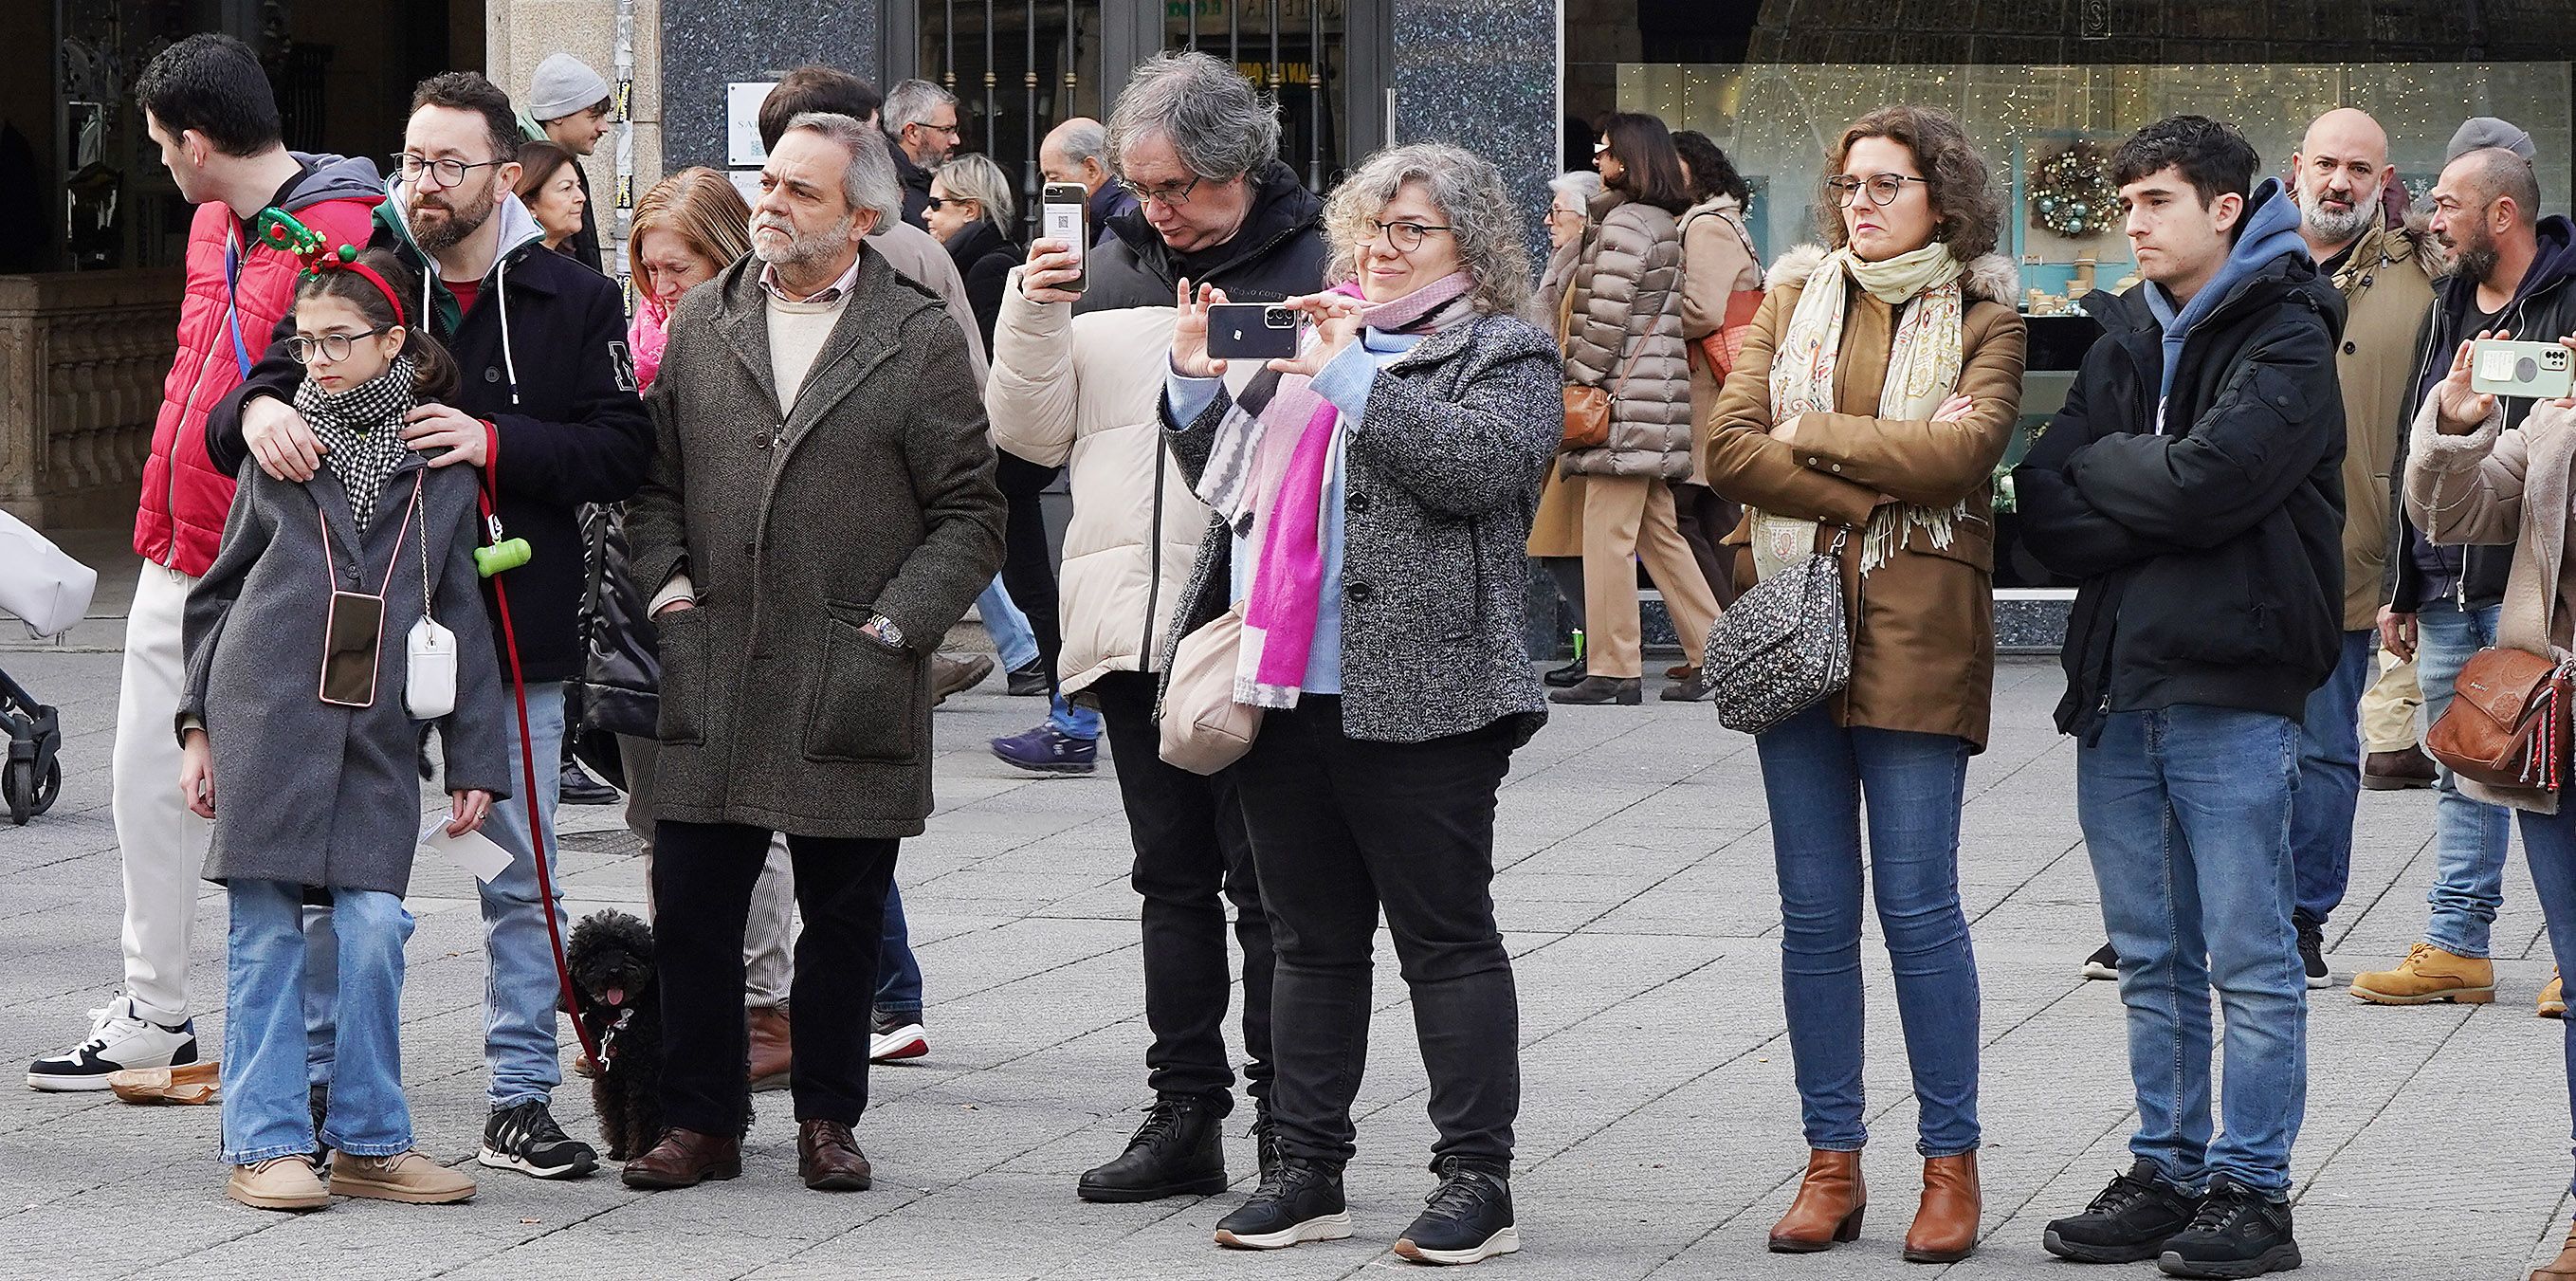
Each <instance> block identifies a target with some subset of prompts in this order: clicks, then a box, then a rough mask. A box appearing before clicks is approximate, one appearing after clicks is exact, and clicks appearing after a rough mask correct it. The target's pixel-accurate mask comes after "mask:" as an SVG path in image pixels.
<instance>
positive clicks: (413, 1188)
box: [331, 1152, 474, 1205]
mask: <svg viewBox="0 0 2576 1281" xmlns="http://www.w3.org/2000/svg"><path fill="white" fill-rule="evenodd" d="M331 1190H332V1191H333V1192H335V1193H337V1194H339V1195H341V1196H356V1197H371V1198H373V1199H375V1200H378V1201H408V1202H411V1203H412V1204H414V1205H445V1204H447V1203H448V1202H451V1201H465V1200H470V1199H472V1198H473V1196H474V1180H473V1179H471V1178H469V1177H467V1176H466V1174H465V1173H464V1172H463V1171H460V1170H451V1169H448V1168H447V1167H446V1166H443V1165H440V1164H439V1163H438V1162H436V1161H432V1160H430V1159H429V1158H428V1157H425V1156H422V1155H421V1154H420V1153H418V1152H397V1153H395V1154H393V1155H392V1156H359V1155H357V1154H355V1153H350V1152H343V1153H340V1154H339V1156H338V1157H337V1158H335V1159H334V1160H333V1161H332V1162H331Z"/></svg>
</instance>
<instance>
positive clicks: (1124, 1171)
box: [1075, 1094, 1231, 1202]
mask: <svg viewBox="0 0 2576 1281" xmlns="http://www.w3.org/2000/svg"><path fill="white" fill-rule="evenodd" d="M1230 1101H1231V1100H1229V1099H1227V1098H1226V1097H1225V1096H1223V1095H1219V1096H1215V1097H1209V1096H1205V1095H1197V1094H1166V1095H1163V1096H1162V1097H1161V1098H1159V1099H1156V1100H1155V1101H1154V1106H1152V1107H1150V1108H1147V1109H1145V1123H1144V1124H1143V1125H1140V1126H1137V1127H1136V1135H1135V1137H1134V1138H1131V1139H1129V1140H1127V1150H1126V1151H1125V1152H1122V1153H1120V1154H1119V1155H1118V1159H1117V1160H1115V1161H1111V1162H1110V1163H1109V1164H1107V1165H1103V1166H1099V1167H1097V1168H1095V1169H1092V1170H1089V1171H1086V1172H1085V1173H1084V1174H1083V1176H1082V1182H1081V1183H1080V1184H1078V1185H1077V1186H1076V1188H1075V1191H1076V1193H1077V1194H1078V1195H1080V1196H1081V1197H1082V1199H1083V1200H1085V1201H1122V1202H1123V1201H1159V1200H1162V1199H1163V1198H1164V1197H1169V1196H1212V1195H1214V1194H1216V1193H1219V1192H1223V1191H1225V1182H1226V1180H1225V1145H1224V1133H1223V1128H1222V1122H1223V1121H1224V1119H1225V1108H1226V1103H1227V1102H1230Z"/></svg>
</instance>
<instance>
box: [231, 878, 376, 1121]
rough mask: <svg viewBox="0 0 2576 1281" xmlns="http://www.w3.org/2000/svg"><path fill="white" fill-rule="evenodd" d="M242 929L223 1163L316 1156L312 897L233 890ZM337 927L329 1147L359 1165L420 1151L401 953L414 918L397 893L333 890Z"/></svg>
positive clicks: (332, 923)
mask: <svg viewBox="0 0 2576 1281" xmlns="http://www.w3.org/2000/svg"><path fill="white" fill-rule="evenodd" d="M227 889H228V891H229V897H230V899H231V902H232V927H231V932H230V934H229V935H228V936H227V938H226V941H225V975H224V989H225V990H224V1062H223V1067H222V1069H221V1075H222V1078H223V1097H224V1106H223V1159H224V1162H225V1164H227V1165H250V1164H253V1163H255V1162H259V1161H265V1160H267V1159H269V1158H270V1157H276V1156H292V1155H300V1154H302V1153H306V1152H310V1151H312V1150H313V1149H314V1147H315V1146H316V1143H315V1135H314V1133H313V1116H312V1112H311V1109H310V1108H309V1107H308V1106H307V1104H306V1102H305V1086H306V1073H307V1066H306V1065H307V1061H308V1059H309V1058H310V1054H309V1051H308V1043H307V1039H306V1035H305V1007H306V1005H307V1001H306V999H305V997H304V995H303V994H304V993H305V992H306V991H307V986H306V970H305V963H306V957H305V951H306V948H305V933H304V921H305V915H304V905H303V904H304V891H303V888H302V887H301V886H297V885H292V884H288V883H286V882H283V881H256V880H249V879H245V878H236V879H234V880H233V881H231V882H230V883H229V884H228V885H227ZM332 897H333V909H332V910H331V911H330V912H328V913H326V914H324V915H323V916H322V917H321V920H322V921H324V922H327V923H328V925H329V927H330V932H331V934H332V936H333V942H334V944H335V946H334V949H333V950H334V952H335V953H336V956H337V966H336V973H337V977H338V983H337V987H336V991H335V992H334V993H333V1005H334V1008H335V1010H336V1013H337V1014H338V1016H339V1017H338V1018H337V1019H336V1020H334V1024H333V1026H334V1033H333V1051H334V1053H333V1056H332V1057H333V1060H334V1062H335V1067H334V1069H333V1074H334V1076H335V1077H336V1078H337V1079H336V1080H335V1081H334V1082H333V1084H332V1088H331V1108H330V1112H329V1113H328V1115H326V1116H325V1117H324V1119H323V1122H322V1133H321V1135H320V1146H323V1147H328V1148H330V1149H332V1150H333V1151H337V1152H347V1153H351V1154H353V1155H357V1156H392V1155H394V1154H395V1153H397V1152H407V1151H410V1150H411V1146H412V1131H411V1108H410V1106H409V1105H408V1104H406V1103H405V1102H404V1101H403V1092H402V1039H401V1031H402V985H403V945H404V944H405V943H407V942H409V941H410V939H411V930H412V919H411V913H410V912H407V911H405V910H403V905H402V899H401V898H400V897H398V896H396V895H392V894H383V893H378V892H375V891H372V890H347V889H344V890H336V891H333V895H332Z"/></svg>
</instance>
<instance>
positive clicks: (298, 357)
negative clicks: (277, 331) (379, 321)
mask: <svg viewBox="0 0 2576 1281" xmlns="http://www.w3.org/2000/svg"><path fill="white" fill-rule="evenodd" d="M392 329H393V326H391V325H378V326H376V327H375V328H373V329H370V330H367V331H366V332H364V333H356V334H324V335H322V336H321V337H319V338H306V337H303V336H301V335H298V336H296V337H293V338H289V339H287V340H286V354H287V355H290V356H293V357H294V358H295V363H296V364H299V365H309V364H312V363H313V357H314V356H315V355H317V354H318V355H320V356H321V357H322V358H323V359H324V360H333V361H338V360H347V359H348V358H349V348H350V346H351V345H352V344H354V343H356V342H357V341H358V340H359V339H361V338H373V337H375V336H377V335H378V334H382V333H387V332H390V331H391V330H392Z"/></svg>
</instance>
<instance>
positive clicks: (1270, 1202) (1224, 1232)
mask: <svg viewBox="0 0 2576 1281" xmlns="http://www.w3.org/2000/svg"><path fill="white" fill-rule="evenodd" d="M1350 1234H1351V1214H1350V1211H1349V1209H1348V1208H1346V1207H1345V1206H1344V1205H1343V1203H1342V1170H1341V1167H1340V1166H1334V1165H1325V1164H1323V1163H1322V1162H1320V1161H1306V1160H1300V1159H1298V1158H1296V1157H1293V1156H1292V1157H1288V1158H1285V1159H1283V1160H1282V1161H1280V1163H1279V1170H1278V1172H1277V1173H1275V1174H1273V1175H1272V1176H1271V1177H1269V1178H1266V1179H1263V1180H1262V1181H1261V1186H1260V1187H1259V1188H1258V1189H1256V1190H1255V1191H1254V1192H1253V1194H1252V1199H1251V1200H1249V1201H1246V1202H1244V1203H1243V1205H1242V1207H1241V1208H1240V1209H1237V1210H1236V1211H1235V1212H1234V1213H1232V1214H1229V1215H1227V1216H1225V1217H1224V1218H1222V1219H1219V1220H1217V1221H1216V1243H1217V1244H1218V1245H1229V1246H1233V1247H1234V1248H1235V1249H1238V1250H1284V1249H1286V1248H1288V1247H1289V1246H1292V1245H1297V1244H1299V1243H1301V1242H1306V1241H1339V1240H1341V1239H1342V1238H1344V1237H1347V1236H1349V1235H1350Z"/></svg>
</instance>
